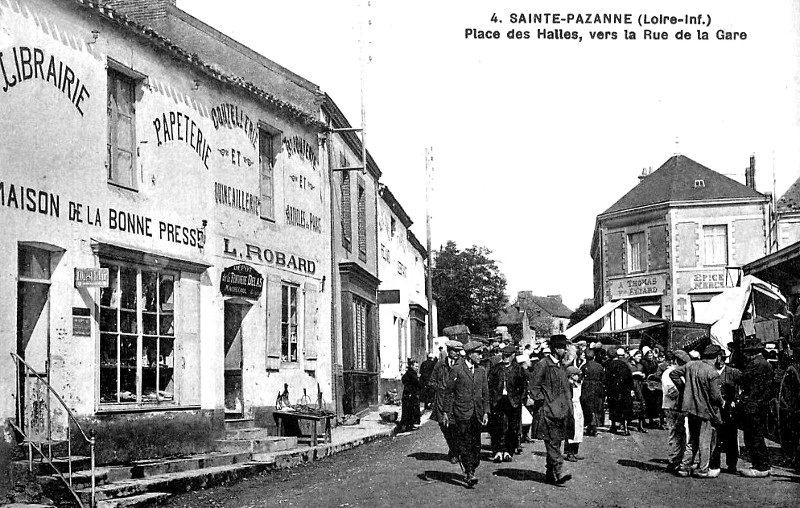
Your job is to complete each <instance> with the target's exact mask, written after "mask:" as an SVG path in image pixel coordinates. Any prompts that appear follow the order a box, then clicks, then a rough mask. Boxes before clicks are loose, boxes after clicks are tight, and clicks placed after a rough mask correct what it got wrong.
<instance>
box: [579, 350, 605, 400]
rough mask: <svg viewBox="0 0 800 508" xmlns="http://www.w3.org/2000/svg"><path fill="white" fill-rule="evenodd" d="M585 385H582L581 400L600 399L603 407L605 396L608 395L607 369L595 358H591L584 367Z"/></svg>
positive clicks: (582, 370) (582, 369)
mask: <svg viewBox="0 0 800 508" xmlns="http://www.w3.org/2000/svg"><path fill="white" fill-rule="evenodd" d="M581 372H582V373H583V385H582V387H581V402H583V401H584V400H586V401H589V400H591V401H593V402H594V401H599V402H600V404H601V407H602V403H603V397H605V395H606V389H605V384H606V369H605V368H603V366H602V365H600V364H599V363H597V362H596V361H594V360H589V361H588V362H586V363H585V364H583V367H581Z"/></svg>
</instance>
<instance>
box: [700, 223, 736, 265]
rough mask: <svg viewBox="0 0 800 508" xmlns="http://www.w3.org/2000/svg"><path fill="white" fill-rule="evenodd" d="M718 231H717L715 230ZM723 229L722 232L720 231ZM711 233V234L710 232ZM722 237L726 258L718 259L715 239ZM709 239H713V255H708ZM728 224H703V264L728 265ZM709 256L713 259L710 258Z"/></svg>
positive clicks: (724, 256)
mask: <svg viewBox="0 0 800 508" xmlns="http://www.w3.org/2000/svg"><path fill="white" fill-rule="evenodd" d="M715 231H716V232H715ZM720 231H721V233H720ZM709 233H710V234H709ZM717 238H722V242H721V244H720V245H721V246H722V248H723V249H724V251H723V252H724V255H723V256H722V257H723V258H724V259H723V260H722V261H718V260H717V252H716V248H715V245H716V243H717V242H715V239H717ZM709 240H711V250H712V253H711V256H709V255H708V250H709V249H708V247H709ZM729 250H730V249H728V225H727V224H704V225H703V253H702V254H703V257H702V260H703V266H727V265H728V256H729ZM709 257H711V258H712V259H710V260H709Z"/></svg>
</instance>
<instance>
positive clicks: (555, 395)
mask: <svg viewBox="0 0 800 508" xmlns="http://www.w3.org/2000/svg"><path fill="white" fill-rule="evenodd" d="M530 392H531V397H533V400H534V414H533V415H532V416H533V424H532V430H533V437H534V438H536V439H543V440H545V441H563V440H564V439H571V438H573V437H574V436H575V417H574V414H573V411H572V387H571V386H570V384H569V377H568V376H567V370H566V369H565V368H564V367H562V366H561V364H559V363H556V362H554V361H553V360H552V359H551V358H550V357H545V358H543V359H542V360H540V361H538V362H536V365H535V366H534V368H533V374H532V375H531V389H530Z"/></svg>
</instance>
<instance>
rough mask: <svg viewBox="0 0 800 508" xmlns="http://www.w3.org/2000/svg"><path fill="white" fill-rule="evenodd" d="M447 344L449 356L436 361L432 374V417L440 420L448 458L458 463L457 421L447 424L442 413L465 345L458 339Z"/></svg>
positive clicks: (434, 419) (437, 420) (453, 462)
mask: <svg viewBox="0 0 800 508" xmlns="http://www.w3.org/2000/svg"><path fill="white" fill-rule="evenodd" d="M445 346H447V357H445V358H444V359H443V360H440V361H438V362H436V366H435V367H434V368H433V374H431V383H432V384H433V388H434V394H433V409H432V410H431V418H430V419H431V420H433V421H435V422H439V428H440V429H441V430H442V434H443V435H444V440H445V441H446V442H447V460H449V461H450V463H452V464H458V446H457V442H456V422H455V420H451V421H449V422H447V423H446V424H445V422H444V421H443V420H444V418H442V415H443V414H444V398H445V389H446V388H447V382H448V381H449V378H450V373H451V372H452V371H453V367H455V366H456V364H457V363H458V362H460V361H461V351H462V350H463V349H464V345H463V344H461V343H460V342H458V341H457V340H448V341H447V342H446V343H445Z"/></svg>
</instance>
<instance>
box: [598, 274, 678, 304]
mask: <svg viewBox="0 0 800 508" xmlns="http://www.w3.org/2000/svg"><path fill="white" fill-rule="evenodd" d="M610 284H611V299H612V300H619V299H620V298H636V297H639V296H651V295H663V294H664V292H665V291H666V289H667V278H666V276H665V275H663V274H660V275H645V276H642V277H628V278H627V279H619V280H612V281H610Z"/></svg>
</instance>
